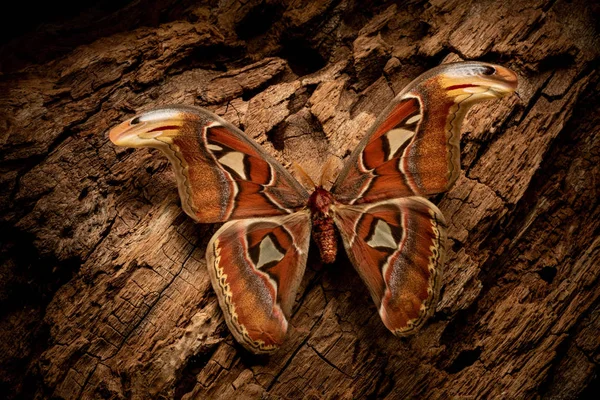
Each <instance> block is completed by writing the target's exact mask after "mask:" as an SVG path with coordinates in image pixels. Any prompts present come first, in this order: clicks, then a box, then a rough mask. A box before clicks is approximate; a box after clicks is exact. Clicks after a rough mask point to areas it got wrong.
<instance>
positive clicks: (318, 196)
mask: <svg viewBox="0 0 600 400" xmlns="http://www.w3.org/2000/svg"><path fill="white" fill-rule="evenodd" d="M333 202H334V200H333V196H332V195H331V193H330V192H329V191H327V190H325V189H323V188H322V187H320V186H319V187H317V188H316V189H315V191H314V192H313V194H312V195H311V196H310V198H309V199H308V205H309V207H310V210H311V214H312V222H313V226H312V237H313V239H314V240H315V242H316V243H317V246H318V247H319V252H320V253H321V260H323V262H324V263H326V264H331V263H332V262H334V261H335V256H336V255H337V236H336V233H335V226H334V222H333V218H331V215H330V210H329V208H330V207H331V205H332V204H333Z"/></svg>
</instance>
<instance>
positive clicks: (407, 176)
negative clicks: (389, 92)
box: [331, 62, 517, 204]
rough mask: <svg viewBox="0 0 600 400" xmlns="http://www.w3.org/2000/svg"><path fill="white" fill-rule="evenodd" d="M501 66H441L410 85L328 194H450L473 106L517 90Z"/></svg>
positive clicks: (375, 197) (364, 199)
mask: <svg viewBox="0 0 600 400" xmlns="http://www.w3.org/2000/svg"><path fill="white" fill-rule="evenodd" d="M516 85H517V77H516V75H515V74H514V73H513V72H512V71H510V70H508V69H506V68H503V67H501V66H498V65H492V64H486V63H479V62H463V63H455V64H445V65H441V66H439V67H437V68H434V69H432V70H430V71H428V72H427V73H425V74H423V75H421V76H420V77H418V78H417V79H416V80H414V81H413V82H412V83H410V84H409V85H408V86H407V87H406V88H405V89H404V90H403V91H402V92H401V93H400V94H399V95H398V96H397V97H396V98H395V99H394V100H393V101H392V102H391V104H390V105H389V106H388V107H387V108H386V109H385V110H384V111H383V113H382V114H381V115H380V116H379V118H378V119H377V121H375V124H374V125H373V127H372V128H371V130H370V131H369V133H367V135H366V136H365V138H364V139H363V140H362V141H361V142H360V144H359V145H358V147H357V148H356V149H355V150H354V152H353V153H352V155H351V156H350V158H349V159H348V161H347V162H346V165H345V167H344V169H343V170H342V172H341V173H340V176H339V177H338V179H337V180H336V182H335V183H334V185H333V187H332V189H331V191H332V193H333V194H334V196H335V197H336V199H337V200H338V201H340V202H342V203H344V204H361V203H370V202H373V201H379V200H384V199H391V198H398V197H406V196H413V195H421V196H426V195H431V194H435V193H440V192H443V191H446V190H448V189H449V188H450V187H451V186H452V184H453V183H454V182H455V181H456V179H457V178H458V175H459V173H460V127H461V123H462V120H463V118H464V116H465V114H466V112H467V111H468V109H469V108H470V107H471V106H472V105H473V104H475V103H477V102H480V101H484V100H487V99H492V98H498V97H501V96H504V95H506V94H508V93H512V92H513V91H514V90H515V89H516Z"/></svg>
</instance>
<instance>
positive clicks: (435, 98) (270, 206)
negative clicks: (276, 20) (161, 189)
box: [109, 62, 517, 353]
mask: <svg viewBox="0 0 600 400" xmlns="http://www.w3.org/2000/svg"><path fill="white" fill-rule="evenodd" d="M516 87H517V76H516V75H515V73H513V72H512V71H510V70H509V69H507V68H504V67H501V66H499V65H493V64H487V63H482V62H460V63H452V64H444V65H441V66H438V67H436V68H433V69H431V70H429V71H427V72H425V73H424V74H422V75H421V76H419V77H418V78H416V79H415V80H414V81H412V82H411V83H410V84H409V85H408V86H406V88H405V89H404V90H402V92H400V93H399V94H398V95H397V96H396V97H395V98H394V99H393V100H392V101H391V103H390V104H389V105H388V106H387V107H386V108H385V110H384V111H383V112H382V113H381V115H380V116H379V117H378V118H377V120H376V121H375V123H374V125H373V126H372V127H371V128H370V130H369V131H368V133H367V134H366V136H365V137H364V138H363V139H362V141H361V142H360V143H359V144H358V146H357V147H356V149H354V151H353V152H352V154H351V155H350V156H349V158H347V160H346V161H345V165H344V166H343V168H342V170H341V172H340V174H339V176H338V177H337V179H336V180H335V181H334V183H333V186H331V188H330V189H329V190H328V189H326V188H324V187H322V186H316V187H311V188H309V190H307V188H305V187H304V186H303V185H301V184H300V183H299V182H298V181H297V180H296V179H295V178H294V177H293V176H292V174H290V173H289V172H288V171H287V170H286V169H285V168H284V167H283V166H282V165H281V164H280V163H279V162H277V161H276V160H275V159H274V158H273V157H271V156H270V155H269V154H267V152H266V151H265V150H264V149H262V148H261V147H260V146H259V145H258V144H257V143H255V142H254V141H253V140H251V139H250V138H248V137H247V136H246V135H245V134H244V133H243V132H242V131H240V130H239V129H238V128H236V127H235V126H233V125H232V124H230V123H228V122H226V121H224V120H223V119H221V118H220V117H218V116H216V115H214V114H212V113H210V112H209V111H206V110H203V109H201V108H197V107H191V106H169V107H163V108H158V109H155V110H152V111H147V112H144V113H142V114H140V115H138V116H136V117H134V118H131V119H129V120H127V121H125V122H123V123H121V124H120V125H118V126H116V127H115V128H113V129H112V130H111V131H110V133H109V136H110V140H111V141H112V142H113V143H114V144H116V145H119V146H129V147H153V148H157V149H159V150H161V151H162V152H164V153H165V154H166V156H167V157H168V159H169V160H170V161H171V163H172V166H173V169H174V170H175V177H176V180H177V187H178V190H179V195H180V197H181V205H182V207H183V210H184V211H185V212H186V213H187V214H188V215H189V216H190V217H191V218H193V219H194V220H196V221H197V222H201V223H217V222H224V224H223V226H222V227H221V228H220V229H219V230H218V231H217V232H216V233H215V234H214V236H213V237H212V239H211V240H210V242H209V244H208V249H207V250H206V262H207V266H208V267H207V268H208V273H209V275H210V279H211V282H212V286H213V288H214V290H215V292H216V294H217V297H218V301H219V304H220V306H221V309H222V310H223V314H224V316H225V321H226V323H227V326H228V327H229V329H230V330H231V332H232V334H233V336H234V337H235V339H236V340H237V341H238V342H239V343H240V344H242V345H243V346H244V347H245V348H246V349H248V350H249V351H251V352H253V353H269V352H272V351H274V350H276V349H277V348H278V347H280V346H281V344H282V343H283V341H284V338H285V335H286V332H287V329H288V323H289V322H288V319H289V317H290V313H291V310H292V306H293V304H294V301H295V297H296V292H297V290H298V286H299V284H300V281H301V279H302V276H303V274H304V270H305V266H306V260H307V254H308V249H309V244H310V237H311V234H312V238H313V239H314V242H315V243H316V244H317V246H318V248H319V251H320V254H321V257H322V259H323V261H324V262H325V263H331V262H333V261H334V260H335V258H336V253H337V239H338V234H337V233H336V229H337V232H339V237H341V241H342V243H343V246H344V248H345V250H346V253H347V255H348V257H349V259H350V261H351V262H352V264H353V266H354V268H355V269H356V271H357V272H358V274H359V275H360V277H361V278H362V280H363V281H364V282H365V284H366V286H367V287H368V289H369V292H370V294H371V297H372V298H373V301H374V302H375V305H376V306H377V309H378V311H379V315H380V316H381V320H382V321H383V323H384V324H385V326H386V327H387V328H388V329H389V330H390V331H391V332H392V333H393V334H394V335H396V336H406V335H409V334H412V333H414V332H415V331H416V330H418V329H419V328H420V327H421V326H422V325H423V324H424V323H425V321H426V320H427V318H428V317H429V316H430V315H431V314H432V313H433V311H434V309H435V306H436V304H437V301H438V297H439V293H440V283H441V276H442V267H443V264H444V256H445V248H444V246H445V240H446V223H445V221H444V217H443V215H442V213H441V212H440V210H439V209H438V208H437V207H436V206H435V205H434V204H432V203H431V202H430V201H429V200H427V199H426V198H425V197H424V196H430V195H434V194H436V193H441V192H444V191H447V190H448V189H449V188H450V187H451V186H452V185H453V184H454V182H455V181H456V179H457V178H458V176H459V173H460V128H461V124H462V120H463V118H464V116H465V114H466V112H467V110H468V109H469V108H470V107H471V106H472V105H473V104H475V103H477V102H480V101H484V100H487V99H493V98H499V97H502V96H504V95H507V94H509V93H512V92H514V91H515V90H516Z"/></svg>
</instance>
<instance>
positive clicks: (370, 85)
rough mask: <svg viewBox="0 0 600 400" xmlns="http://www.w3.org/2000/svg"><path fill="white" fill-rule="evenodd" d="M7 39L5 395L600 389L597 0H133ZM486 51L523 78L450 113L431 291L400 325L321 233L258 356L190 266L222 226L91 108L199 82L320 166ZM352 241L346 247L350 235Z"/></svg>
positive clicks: (167, 93) (205, 92)
mask: <svg viewBox="0 0 600 400" xmlns="http://www.w3.org/2000/svg"><path fill="white" fill-rule="evenodd" d="M98 4H100V5H102V4H104V3H97V7H94V8H89V9H84V10H82V12H80V13H78V14H77V15H74V16H72V17H64V18H63V20H62V21H56V20H54V21H52V24H49V23H48V24H45V25H42V26H41V27H39V28H38V29H37V30H35V31H29V32H24V33H20V34H19V35H17V36H16V37H13V38H12V39H11V40H9V41H5V42H4V44H2V48H1V49H0V54H2V59H3V61H2V63H1V67H2V71H3V72H2V75H0V78H1V81H0V93H1V96H0V107H1V109H2V110H3V112H2V115H0V127H2V129H1V131H2V140H0V155H1V156H0V160H1V161H0V170H1V171H2V174H1V175H0V176H1V178H0V182H1V183H2V186H3V187H4V190H2V192H1V194H0V204H1V210H2V211H1V217H0V221H1V235H2V240H1V241H2V244H1V246H0V258H1V259H2V269H1V272H0V276H1V279H0V301H1V304H2V308H1V310H0V315H1V319H0V371H1V374H0V375H1V377H0V391H3V392H5V393H6V396H7V397H8V398H12V399H16V398H64V399H77V398H105V399H145V398H177V399H180V398H181V399H193V398H224V399H230V398H273V399H276V398H286V399H287V398H290V399H292V398H315V399H316V398H388V399H400V398H420V399H446V398H460V399H467V398H469V399H470V398H511V399H520V398H534V397H538V396H539V397H538V398H543V399H575V398H584V397H586V395H590V394H592V393H594V392H597V391H598V390H599V386H600V381H599V380H598V363H599V360H600V349H599V347H600V336H599V332H600V301H599V297H600V289H599V287H598V284H599V282H598V280H599V277H600V235H599V233H600V208H599V207H598V204H599V202H598V198H599V197H600V184H599V183H598V182H599V180H600V128H599V127H600V94H599V90H598V89H599V88H600V75H599V73H598V64H599V63H598V60H599V56H600V41H599V32H598V27H599V25H598V20H597V18H596V17H595V16H597V15H599V14H600V7H598V5H597V4H591V3H590V2H587V1H585V0H574V1H568V0H531V1H528V2H521V3H520V4H517V5H515V4H509V2H504V1H500V0H488V1H484V2H479V1H472V2H465V1H458V0H455V1H438V0H431V1H429V2H425V1H413V2H407V3H403V4H395V3H394V2H391V1H387V2H385V1H383V2H380V1H368V2H360V1H353V0H338V1H333V0H329V1H318V2H317V1H315V2H310V1H296V0H289V1H274V0H260V1H259V0H248V1H246V2H236V1H230V0H226V1H220V2H216V1H212V2H202V3H195V2H191V1H173V0H154V1H150V0H138V1H134V2H130V3H129V4H128V5H127V6H124V7H122V8H120V7H116V6H114V5H113V6H112V7H110V8H109V7H105V8H102V7H100V6H98ZM456 60H484V61H489V62H495V63H499V64H502V65H504V66H507V67H509V68H511V69H513V70H514V71H516V72H517V73H518V75H519V78H520V86H519V89H518V96H510V97H507V98H505V99H503V100H502V101H496V102H486V103H483V104H482V105H479V106H477V107H475V109H474V110H473V111H471V112H470V113H469V115H468V116H467V119H466V121H465V124H464V125H463V135H462V169H463V171H462V174H461V177H460V178H459V180H458V182H457V184H456V185H455V186H454V187H453V188H452V189H451V190H450V191H449V192H447V193H445V194H443V195H440V196H437V197H436V198H434V199H433V200H434V201H435V202H436V204H438V205H439V208H440V209H441V210H442V212H443V213H444V215H445V217H446V219H447V221H448V223H449V232H448V234H449V243H448V246H447V247H448V256H447V262H446V267H445V272H444V288H443V296H442V299H441V301H440V303H439V304H438V306H437V310H436V313H435V315H434V317H433V318H432V319H431V320H430V321H429V322H428V323H427V324H426V326H425V328H424V329H423V330H422V331H421V332H419V333H418V334H417V335H415V336H413V337H410V338H408V339H398V338H396V337H394V336H393V335H392V334H391V333H389V332H388V331H387V330H386V329H385V327H384V326H383V324H382V323H381V321H380V318H379V316H378V314H377V310H376V308H375V306H374V304H372V301H371V298H370V296H369V294H368V292H367V290H366V288H365V287H364V285H363V284H362V282H361V281H360V279H359V277H358V275H357V274H356V273H355V271H354V270H353V268H352V266H351V264H350V263H349V261H348V259H347V258H346V257H345V256H344V255H343V254H342V255H341V256H339V257H338V261H337V262H336V263H335V264H333V265H327V266H323V265H321V263H320V261H319V257H318V254H317V253H318V252H317V251H315V250H316V248H315V247H312V248H311V252H310V255H309V260H308V265H307V272H306V276H305V277H304V280H303V283H302V285H301V288H300V291H299V293H298V295H297V301H296V305H295V307H294V310H293V316H292V318H291V323H290V328H289V332H288V337H287V341H286V343H285V345H284V346H283V347H282V348H281V349H280V350H279V351H278V352H277V353H276V354H274V355H272V356H268V357H264V356H263V357H258V356H252V355H250V354H248V353H247V352H245V351H243V350H242V349H241V347H240V346H239V345H237V344H236V343H235V342H234V341H233V339H232V337H231V334H230V333H229V331H228V330H227V328H226V326H225V324H224V321H223V317H222V314H221V311H220V309H219V307H218V305H217V301H216V297H215V295H214V293H213V291H212V288H211V287H210V283H209V278H208V275H207V272H206V264H205V258H204V256H205V247H206V244H207V243H208V240H209V239H210V237H211V235H212V234H213V233H214V232H215V230H216V229H217V228H218V226H217V225H200V224H194V223H193V221H192V220H191V219H190V218H188V217H187V216H186V215H185V214H184V213H183V211H182V210H181V207H180V204H179V199H178V195H177V189H176V184H175V180H174V176H173V172H172V171H171V168H170V166H169V164H168V161H167V159H166V158H165V157H164V156H162V155H161V154H160V153H159V152H156V151H153V150H148V149H141V150H132V149H123V148H117V147H115V146H113V145H112V143H110V142H109V140H108V138H107V135H106V132H107V130H108V129H109V128H111V127H112V126H114V125H116V124H117V123H118V122H120V121H122V120H124V119H126V118H128V117H130V116H131V115H133V114H134V113H135V112H137V111H141V110H145V109H149V108H153V107H156V106H158V105H163V104H195V105H199V106H202V107H205V108H207V109H209V110H211V111H213V112H215V113H217V114H218V115H221V116H223V117H224V118H225V119H227V120H228V121H230V122H232V123H233V124H235V125H237V126H239V127H240V128H242V129H243V130H244V131H245V132H246V133H247V134H248V135H249V136H250V137H252V138H253V139H254V140H256V141H257V142H259V143H260V144H261V145H262V146H263V147H264V148H265V149H266V150H267V151H268V152H269V153H270V154H272V155H273V156H274V157H276V158H277V159H278V160H279V161H281V162H282V163H283V164H284V165H286V166H289V165H290V164H291V163H292V162H297V163H299V164H301V165H302V166H303V167H304V168H305V169H306V170H307V172H308V173H309V174H310V175H311V176H313V177H316V176H318V175H319V173H320V169H321V167H322V166H323V164H324V163H325V162H326V160H327V159H328V158H329V157H330V156H337V157H340V158H343V157H346V156H347V155H348V154H349V152H350V151H351V150H352V149H353V148H354V146H355V145H356V144H357V143H358V141H359V140H360V139H361V138H362V137H363V135H364V134H365V132H366V130H367V129H368V128H369V126H370V124H371V123H372V122H373V121H374V120H375V118H376V117H377V114H378V112H379V111H380V110H382V109H383V108H384V107H385V105H386V104H387V103H388V102H389V101H390V100H391V99H392V98H393V97H394V95H395V93H398V92H399V91H400V90H401V89H402V88H403V87H404V86H405V85H406V84H407V83H408V82H410V81H411V80H412V79H413V78H415V77H416V76H417V75H419V74H420V73H422V72H424V71H426V70H427V69H429V68H431V67H434V66H436V65H438V64H439V63H441V62H448V61H456ZM342 253H343V252H342Z"/></svg>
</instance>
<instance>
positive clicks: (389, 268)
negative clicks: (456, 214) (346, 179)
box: [334, 197, 446, 336]
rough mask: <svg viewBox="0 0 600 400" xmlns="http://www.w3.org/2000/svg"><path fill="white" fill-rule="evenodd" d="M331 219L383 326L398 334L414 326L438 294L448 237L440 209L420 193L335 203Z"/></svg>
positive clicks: (420, 322) (427, 315)
mask: <svg viewBox="0 0 600 400" xmlns="http://www.w3.org/2000/svg"><path fill="white" fill-rule="evenodd" d="M334 221H335V224H336V226H337V227H338V229H339V230H340V234H341V236H342V240H343V242H344V247H345V248H346V252H347V253H348V257H349V258H350V260H351V261H352V264H353V265H354V267H355V268H356V270H357V271H358V273H359V275H360V276H361V278H362V279H363V281H364V282H365V283H366V285H367V287H368V288H369V291H370V293H371V297H372V298H373V300H374V301H375V304H376V305H377V307H378V308H379V315H380V316H381V319H382V320H383V323H384V324H385V326H386V327H387V328H388V329H389V330H390V331H392V332H393V333H394V334H395V335H397V336H405V335H409V334H411V333H412V332H413V331H415V330H417V329H418V328H419V327H420V326H421V325H422V324H423V323H424V322H425V321H426V319H427V318H428V317H429V315H431V313H432V312H433V310H434V308H435V304H436V303H437V299H438V295H439V289H440V282H441V273H442V266H443V264H444V255H445V250H444V246H445V240H446V224H445V221H444V217H443V216H442V213H441V212H440V211H439V210H438V208H437V207H436V206H435V205H433V204H432V203H431V202H429V201H428V200H426V199H424V198H422V197H407V198H402V199H393V200H385V201H382V202H377V203H372V204H361V205H354V206H347V205H338V206H336V207H335V209H334Z"/></svg>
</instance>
